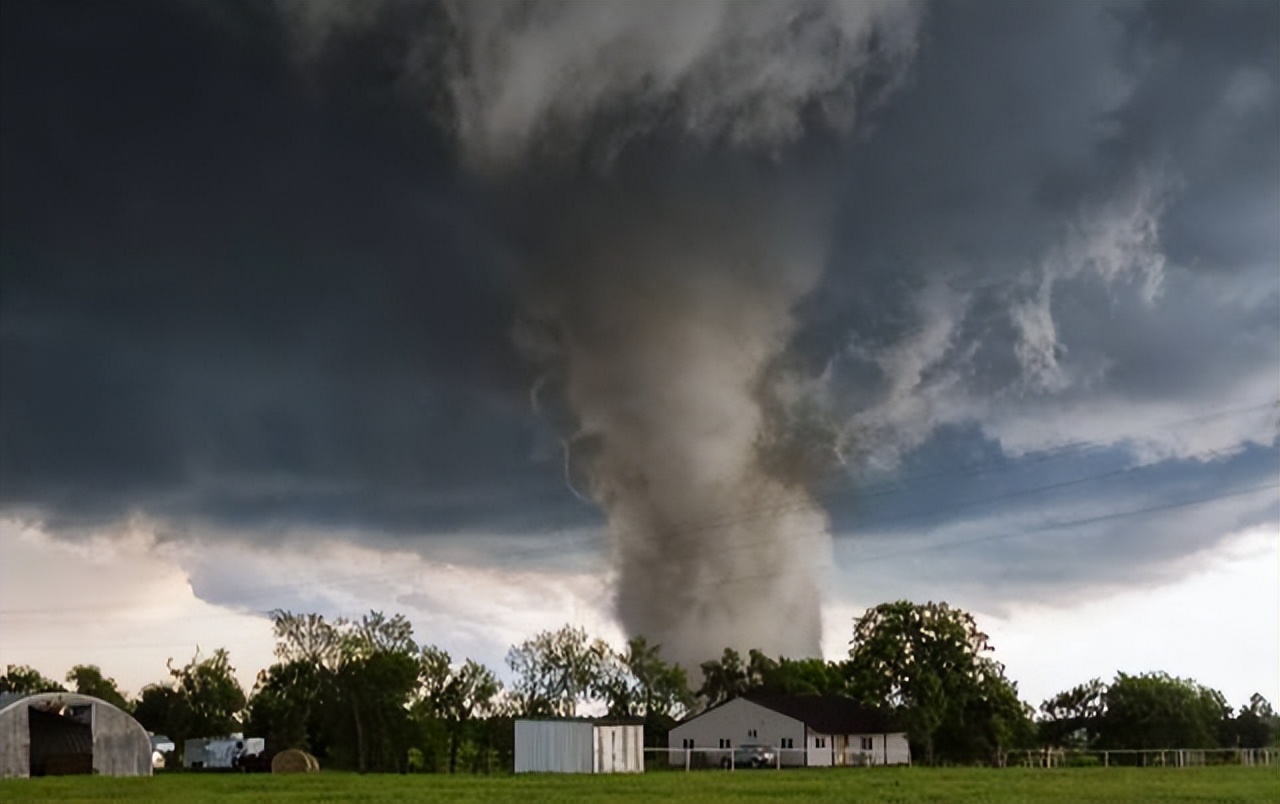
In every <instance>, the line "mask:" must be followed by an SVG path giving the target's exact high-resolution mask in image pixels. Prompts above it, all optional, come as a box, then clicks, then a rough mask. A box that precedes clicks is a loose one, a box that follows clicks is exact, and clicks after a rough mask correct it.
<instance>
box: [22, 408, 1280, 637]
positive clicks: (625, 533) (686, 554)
mask: <svg viewBox="0 0 1280 804" xmlns="http://www.w3.org/2000/svg"><path fill="white" fill-rule="evenodd" d="M1278 404H1280V400H1273V401H1270V402H1266V403H1262V404H1257V405H1250V406H1247V407H1240V408H1232V409H1225V410H1221V411H1214V412H1210V413H1205V414H1199V415H1197V416H1192V417H1186V418H1183V419H1179V420H1175V421H1173V422H1167V423H1165V424H1162V425H1155V426H1152V427H1148V428H1144V430H1153V429H1167V428H1172V427H1178V426H1182V425H1185V424H1190V423H1194V422H1198V421H1204V420H1207V419H1212V418H1223V417H1227V416H1235V415H1242V414H1245V413H1252V412H1255V411H1258V410H1262V409H1265V408H1269V407H1275V406H1276V405H1278ZM1140 432H1141V431H1140ZM1091 446H1099V447H1100V446H1106V445H1104V444H1101V443H1099V442H1087V441H1078V442H1074V443H1072V444H1069V445H1064V446H1063V447H1061V448H1058V449H1056V450H1053V451H1052V452H1051V453H1048V454H1038V455H1036V456H1035V457H1034V458H1033V459H1032V462H1037V463H1038V462H1042V461H1045V460H1052V459H1054V458H1057V457H1062V456H1063V455H1064V454H1065V453H1068V452H1075V451H1079V450H1081V449H1087V448H1089V447H1091ZM1221 452H1222V451H1219V452H1215V453H1210V454H1211V455H1217V454H1221ZM1020 465H1022V464H1021V463H1020V462H1018V461H1010V462H1002V463H999V464H992V463H988V464H986V465H973V466H972V468H974V469H976V470H977V471H973V472H970V473H965V472H959V471H956V472H949V473H931V474H928V475H919V476H916V477H912V478H907V479H905V480H904V481H901V482H899V484H898V487H897V488H894V489H890V490H885V491H880V492H873V493H871V494H868V495H865V496H884V495H888V494H897V493H903V492H904V491H905V490H906V488H908V487H909V486H908V484H909V483H911V482H912V481H915V480H921V479H934V478H937V477H944V476H969V477H973V476H978V475H980V474H985V473H987V472H989V471H995V470H999V469H1005V468H1016V467H1017V466H1020ZM1156 466H1158V464H1147V465H1143V466H1137V467H1127V468H1124V469H1118V470H1111V471H1108V472H1104V473H1101V474H1098V475H1090V476H1086V477H1082V478H1075V479H1072V480H1068V481H1061V482H1058V483H1053V484H1049V485H1047V486H1038V487H1034V488H1030V489H1020V490H1017V491H1013V492H1009V493H1006V494H1002V495H996V496H994V497H987V498H983V499H980V500H971V501H966V502H962V503H957V504H955V505H952V506H947V507H942V508H937V509H933V510H931V511H927V512H911V513H908V514H906V515H899V516H896V517H888V518H881V519H879V520H874V521H873V522H872V523H871V524H872V525H883V524H887V523H892V522H894V521H903V520H908V519H913V518H919V517H922V516H931V515H937V514H945V513H948V512H951V511H955V510H959V509H962V508H967V507H972V506H975V505H986V504H992V503H996V502H999V501H1001V500H1004V499H1010V498H1014V497H1021V496H1027V495H1032V494H1039V493H1043V492H1045V491H1052V490H1056V489H1060V488H1064V487H1068V486H1074V485H1080V484H1083V483H1088V482H1094V481H1097V480H1100V479H1105V478H1108V477H1114V476H1119V475H1124V474H1130V473H1134V472H1138V471H1143V470H1147V469H1151V468H1154V467H1156ZM1260 488H1263V487H1260ZM859 491H860V489H858V488H852V489H850V490H848V491H846V492H843V493H842V496H843V495H846V494H853V493H858V492H859ZM1227 496H1232V495H1230V494H1228V495H1227ZM1208 499H1209V500H1212V499H1216V498H1208ZM1190 504H1197V503H1196V502H1195V501H1193V502H1192V503H1190ZM1174 505H1175V507H1176V506H1177V505H1179V504H1174ZM810 509H817V504H816V503H814V502H811V501H808V500H806V501H803V502H800V503H797V502H787V503H783V504H778V505H774V506H766V507H759V508H755V509H748V510H747V511H745V512H740V513H738V514H731V515H725V516H722V517H720V518H718V519H714V520H705V521H703V522H702V523H699V524H696V525H685V526H674V527H672V528H670V529H664V530H665V531H666V532H667V533H669V534H673V535H677V536H687V535H689V534H693V533H698V532H705V531H707V530H713V529H719V528H728V527H733V526H734V525H741V524H744V523H748V522H751V521H753V520H756V519H761V518H764V517H767V516H772V515H778V514H786V513H798V512H802V511H807V510H810ZM1143 510H1146V509H1143ZM1151 510H1161V509H1160V508H1158V507H1157V508H1156V509H1151ZM1135 513H1138V512H1135ZM1124 515H1126V516H1127V515H1131V514H1124ZM1083 522H1084V521H1081V522H1078V523H1064V525H1063V526H1065V525H1066V524H1081V523H1083ZM1049 527H1050V528H1052V527H1057V526H1049ZM1037 530H1040V529H1033V530H1031V531H1024V532H1036V531H1037ZM646 532H647V531H646V529H642V528H631V529H624V530H621V531H609V530H607V529H603V530H602V529H594V528H593V529H590V530H586V531H584V532H583V533H582V534H580V535H573V536H569V535H565V536H562V537H561V538H560V539H558V540H557V541H556V543H555V544H550V545H543V546H534V547H525V548H508V549H506V550H504V555H506V556H508V557H517V558H530V557H535V556H538V555H540V554H545V555H551V554H558V553H561V552H562V551H563V549H564V547H565V542H566V541H568V542H579V543H582V542H587V541H598V540H603V538H607V537H610V536H611V537H612V538H614V539H619V538H625V537H630V536H636V535H642V534H645V533H646ZM648 532H651V531H648ZM1011 535H1017V534H1006V535H1005V536H1000V537H983V538H982V539H979V540H978V541H985V540H989V539H991V538H1008V537H1009V536H1011ZM773 543H774V540H773V539H764V540H757V541H753V542H738V543H735V544H729V545H712V546H710V547H709V548H704V549H701V550H695V551H681V552H677V553H675V554H673V555H671V557H672V558H677V559H679V558H695V557H701V556H705V555H710V554H717V553H724V552H727V551H733V550H746V549H755V548H759V547H765V546H768V545H770V544H773ZM891 555H896V553H894V554H886V555H885V556H883V557H889V556H891ZM881 558H882V557H874V558H871V559H864V560H881ZM400 578H404V579H405V580H408V577H407V576H406V573H405V570H404V569H396V570H392V571H389V572H385V573H384V572H378V573H372V574H353V575H348V576H344V577H340V578H329V579H314V578H312V579H301V578H299V579H298V580H297V581H296V582H290V583H283V584H272V585H270V586H268V587H258V588H257V589H256V590H254V591H253V592H249V593H245V594H243V595H242V596H241V599H242V600H245V601H252V600H264V599H267V598H271V597H276V596H279V594H280V593H282V592H286V591H289V590H292V589H314V588H320V587H322V586H326V585H329V586H333V585H346V584H352V583H373V582H376V581H379V580H388V581H390V580H395V579H400ZM731 580H732V579H728V580H725V581H724V582H726V583H727V582H731ZM137 605H140V603H119V604H114V605H108V606H103V605H92V606H74V607H64V608H49V607H40V608H29V609H0V616H23V615H42V616H48V615H54V614H74V613H80V612H84V611H101V610H103V609H104V608H115V609H120V610H124V609H129V608H133V607H135V606H137ZM213 605H220V604H213ZM265 613H266V612H253V613H252V614H259V615H261V614H265ZM231 616H252V615H251V613H250V612H247V611H238V612H229V613H211V614H207V615H195V616H192V617H190V618H189V619H217V618H222V617H231Z"/></svg>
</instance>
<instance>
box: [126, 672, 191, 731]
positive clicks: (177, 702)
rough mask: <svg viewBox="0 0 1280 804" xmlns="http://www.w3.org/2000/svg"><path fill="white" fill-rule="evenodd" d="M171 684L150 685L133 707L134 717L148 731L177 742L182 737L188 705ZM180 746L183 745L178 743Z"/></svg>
mask: <svg viewBox="0 0 1280 804" xmlns="http://www.w3.org/2000/svg"><path fill="white" fill-rule="evenodd" d="M181 698H182V695H181V693H179V692H178V691H177V690H176V689H174V688H173V686H172V685H170V684H148V685H147V686H145V687H143V688H142V692H140V693H139V694H138V700H137V701H136V702H135V703H134V705H133V717H134V719H135V720H137V721H138V722H139V723H141V724H142V727H143V728H144V729H146V730H147V731H152V732H155V733H156V734H164V735H167V736H169V737H170V738H172V739H174V740H175V742H177V741H178V740H179V739H180V738H181V737H182V734H183V733H182V729H184V728H186V726H185V722H184V721H183V717H184V713H185V712H186V705H185V704H184V703H183V702H182V701H181ZM178 744H179V745H180V744H181V743H178Z"/></svg>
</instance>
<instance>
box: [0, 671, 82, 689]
mask: <svg viewBox="0 0 1280 804" xmlns="http://www.w3.org/2000/svg"><path fill="white" fill-rule="evenodd" d="M65 691H66V688H65V687H63V686H62V685H61V684H59V683H58V682H56V681H54V680H53V679H51V678H45V677H44V676H42V675H40V671H38V670H36V669H35V668H33V667H28V666H27V665H25V664H11V665H9V666H8V667H6V668H5V671H4V675H3V676H0V692H13V693H17V694H18V695H35V694H36V693H40V692H65Z"/></svg>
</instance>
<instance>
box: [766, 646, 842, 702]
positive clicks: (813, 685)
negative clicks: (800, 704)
mask: <svg viewBox="0 0 1280 804" xmlns="http://www.w3.org/2000/svg"><path fill="white" fill-rule="evenodd" d="M752 653H753V654H754V653H755V651H752ZM757 664H758V666H759V667H760V669H759V670H758V671H755V672H752V673H751V676H752V689H751V692H752V693H760V694H765V695H844V694H845V692H846V689H845V678H844V666H843V665H842V664H841V663H838V662H828V661H824V660H822V659H817V658H808V659H788V658H786V657H783V658H781V659H778V660H777V661H776V662H772V663H771V664H770V665H767V666H766V665H763V664H762V663H757ZM757 679H759V680H758V681H757Z"/></svg>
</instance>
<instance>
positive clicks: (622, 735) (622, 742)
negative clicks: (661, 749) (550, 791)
mask: <svg viewBox="0 0 1280 804" xmlns="http://www.w3.org/2000/svg"><path fill="white" fill-rule="evenodd" d="M515 749H516V750H515V771H516V773H642V772H644V723H643V721H640V720H634V721H632V720H517V721H516V724H515Z"/></svg>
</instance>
